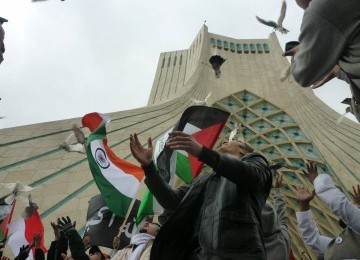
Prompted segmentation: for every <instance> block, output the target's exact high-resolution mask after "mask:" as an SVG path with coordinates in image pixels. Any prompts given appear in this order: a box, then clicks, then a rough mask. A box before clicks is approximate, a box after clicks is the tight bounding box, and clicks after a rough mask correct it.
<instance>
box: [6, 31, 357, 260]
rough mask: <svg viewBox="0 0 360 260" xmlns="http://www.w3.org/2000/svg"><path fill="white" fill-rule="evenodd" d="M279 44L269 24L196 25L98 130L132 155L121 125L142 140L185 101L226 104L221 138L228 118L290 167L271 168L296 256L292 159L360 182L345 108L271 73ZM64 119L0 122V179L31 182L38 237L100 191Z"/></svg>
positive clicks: (318, 211)
mask: <svg viewBox="0 0 360 260" xmlns="http://www.w3.org/2000/svg"><path fill="white" fill-rule="evenodd" d="M281 53H282V49H281V47H280V45H279V42H278V40H277V38H276V35H275V34H274V33H273V34H271V35H270V36H269V38H268V39H234V38H229V37H226V36H221V35H216V34H212V33H209V32H208V28H207V26H205V25H204V26H203V27H202V28H201V30H200V32H199V33H198V34H197V36H196V37H195V39H194V41H193V42H192V43H191V45H190V47H189V48H188V49H185V50H178V51H172V52H166V53H161V54H160V58H159V62H158V66H157V70H156V74H155V79H154V82H153V86H152V91H151V94H150V97H149V101H148V105H147V106H146V107H142V108H137V109H132V110H128V111H120V112H115V113H109V114H108V115H109V116H110V117H111V118H112V121H111V123H110V124H109V125H108V126H107V130H108V135H107V137H108V142H109V145H110V146H111V147H112V149H113V150H114V151H115V152H116V153H117V154H118V155H119V156H121V157H122V158H125V159H127V160H130V161H134V159H133V158H132V157H131V153H130V150H129V134H130V133H134V132H136V133H138V134H139V135H140V139H141V140H142V141H143V142H144V144H145V143H146V140H147V137H149V136H151V137H152V138H153V139H155V140H156V139H157V138H158V137H161V136H162V135H163V134H164V133H165V132H166V131H168V130H169V129H170V128H171V127H172V126H173V125H174V124H175V122H176V121H177V120H178V119H179V118H180V115H181V114H182V112H183V111H184V110H185V108H186V107H188V106H190V105H193V104H204V103H207V104H208V105H210V106H214V107H217V108H220V109H223V110H226V111H229V112H230V113H231V116H230V118H229V120H228V122H227V124H226V126H225V128H224V130H223V132H222V134H221V138H228V136H229V134H230V132H231V130H232V129H233V126H234V125H235V124H243V125H244V130H243V136H244V139H245V140H246V142H247V143H248V144H249V145H250V146H251V147H253V148H254V149H255V150H256V151H258V152H260V153H262V154H263V155H264V156H266V157H267V158H268V159H269V160H270V161H271V162H273V163H276V162H285V163H287V164H289V165H292V166H294V167H297V168H298V170H289V169H282V170H280V171H281V172H282V173H283V174H284V185H283V194H284V196H285V198H286V202H287V214H288V217H289V231H290V234H291V238H292V249H293V251H294V254H295V256H296V257H297V258H298V257H300V255H301V254H302V253H303V252H309V253H310V255H312V256H313V254H312V253H311V252H310V251H309V249H307V248H306V247H305V246H304V244H303V243H302V241H301V238H300V237H299V235H298V233H297V229H296V219H295V211H297V210H298V208H299V206H298V202H297V199H296V196H295V195H294V189H295V188H294V187H295V186H296V185H299V184H304V185H306V186H309V185H310V183H309V182H308V181H307V180H306V178H304V175H303V173H302V171H301V169H304V168H305V167H306V164H305V163H306V160H314V161H317V162H318V165H319V171H320V173H327V174H329V175H331V177H332V178H333V179H334V181H335V182H336V183H337V185H338V186H339V187H340V188H341V189H342V190H343V191H344V192H345V193H346V194H347V195H348V197H349V198H351V196H350V193H349V192H348V190H350V188H351V185H354V184H357V183H360V177H359V176H360V175H359V172H357V169H359V168H360V128H359V124H357V123H355V122H353V121H351V120H349V119H347V118H345V119H344V120H343V122H342V123H341V124H339V125H338V124H337V123H336V121H337V120H338V118H339V117H340V115H339V114H338V113H336V112H335V111H334V110H332V109H331V108H330V107H328V106H327V105H326V104H324V103H323V102H322V101H321V100H320V99H318V98H317V97H316V96H315V95H314V93H313V91H312V90H311V89H310V88H301V87H300V86H299V85H297V84H296V83H295V82H294V81H293V79H292V78H291V77H289V79H288V80H285V81H284V82H282V81H281V80H280V74H281V72H282V71H283V69H284V68H285V67H287V66H288V61H287V59H286V58H284V57H282V56H281ZM215 55H218V56H221V57H222V58H223V59H225V62H224V63H223V64H222V65H221V67H220V74H219V73H218V74H217V75H215V73H214V69H213V66H212V64H210V62H209V59H210V58H211V57H212V56H215ZM209 94H210V95H209ZM134 98H136V97H134ZM206 98H207V99H206ZM205 99H206V102H202V101H204V100H205ZM88 112H89V113H90V112H94V111H88ZM96 112H102V111H96ZM73 124H77V125H81V118H74V119H69V120H61V121H54V122H47V123H41V124H34V125H28V126H21V127H14V128H8V129H2V130H0V158H1V159H0V182H3V183H4V182H16V181H20V182H22V183H25V184H28V185H30V186H32V187H34V188H35V190H33V191H32V192H31V194H32V197H33V200H34V201H35V202H36V203H37V204H38V205H39V207H40V209H39V212H40V213H41V218H42V219H43V223H44V225H45V231H46V233H45V241H46V244H47V245H49V244H50V242H51V241H52V240H53V231H52V228H51V226H50V222H51V221H55V220H56V219H57V218H58V217H60V216H66V215H69V216H71V219H72V220H76V221H77V227H78V228H79V229H80V230H81V229H83V228H84V225H85V222H86V213H87V208H88V201H89V200H90V198H91V197H92V196H94V195H96V194H98V193H99V191H98V190H97V187H96V185H95V183H94V181H93V179H92V175H91V173H90V170H89V166H88V164H87V160H86V157H85V155H84V154H81V153H67V152H65V151H64V150H62V149H61V148H59V144H60V143H62V142H63V141H64V140H65V139H69V141H70V142H71V141H74V142H76V141H75V138H74V137H71V136H70V135H71V133H72V130H71V127H72V125H73ZM86 130H87V129H84V131H86ZM86 134H89V133H88V132H86ZM69 136H70V137H69ZM219 140H220V138H219ZM1 193H5V191H4V192H3V191H1ZM141 193H142V192H141V191H140V192H139V194H138V199H141V197H142V194H141ZM0 195H3V194H0ZM18 207H19V206H18ZM20 210H21V209H19V208H18V209H17V211H15V213H14V214H15V216H16V214H18V213H19V212H20ZM312 212H313V214H314V217H315V219H316V221H317V222H318V223H319V229H320V232H321V233H322V234H324V235H328V236H332V235H335V234H337V233H338V232H339V230H340V227H339V226H338V224H337V218H336V217H335V216H334V215H333V214H332V213H331V212H330V211H329V210H328V208H327V207H326V206H325V205H324V204H323V203H322V202H320V201H319V200H318V199H317V198H315V199H314V201H313V202H312Z"/></svg>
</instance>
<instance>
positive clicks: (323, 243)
mask: <svg viewBox="0 0 360 260" xmlns="http://www.w3.org/2000/svg"><path fill="white" fill-rule="evenodd" d="M306 175H307V177H308V178H309V180H310V181H311V182H312V183H314V187H315V190H313V191H312V192H311V193H310V192H309V191H307V189H306V188H305V187H303V186H301V187H298V188H297V191H296V195H297V197H298V199H299V201H300V212H296V218H297V221H298V229H299V232H300V234H301V237H302V239H303V241H304V243H305V244H307V245H308V246H309V247H310V248H311V249H312V250H313V251H314V252H316V253H317V254H318V255H319V256H320V257H322V256H323V257H324V259H326V260H327V259H357V257H359V256H360V246H359V245H360V209H359V207H360V185H357V187H353V191H354V194H353V200H354V203H351V202H350V201H349V200H348V199H347V197H346V196H345V195H344V194H343V193H342V192H341V191H340V190H339V189H338V188H336V187H335V185H334V183H333V182H332V180H331V178H330V176H329V175H327V174H320V175H318V173H317V166H316V163H315V162H310V163H309V164H308V165H307V172H306ZM315 194H316V195H317V196H318V197H319V198H320V199H321V200H322V201H324V202H325V203H326V204H327V205H328V206H329V207H330V208H331V210H332V212H333V213H334V214H335V215H337V216H339V217H340V218H341V220H342V222H344V223H345V224H346V225H347V227H346V228H345V229H343V231H342V232H341V233H340V234H339V235H338V236H337V237H336V238H330V237H326V236H321V235H320V234H319V230H318V229H317V227H316V223H315V221H314V220H313V217H312V213H311V211H310V201H311V200H312V199H313V198H314V197H315Z"/></svg>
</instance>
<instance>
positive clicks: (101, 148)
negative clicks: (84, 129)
mask: <svg viewBox="0 0 360 260" xmlns="http://www.w3.org/2000/svg"><path fill="white" fill-rule="evenodd" d="M89 115H91V116H89ZM98 116H100V117H103V115H101V114H98V113H91V114H88V115H86V116H84V117H87V118H86V120H84V118H83V120H82V121H83V125H84V122H89V121H91V122H94V121H95V122H100V125H99V126H98V127H97V128H96V129H95V130H94V131H93V132H92V133H91V134H90V135H89V136H88V138H87V142H86V154H87V158H88V163H89V166H90V170H91V172H92V175H93V177H94V180H95V183H96V185H97V186H98V188H99V190H100V192H101V195H102V196H103V198H104V199H105V201H106V204H107V206H108V207H109V209H110V211H112V212H113V213H114V214H116V215H118V216H120V217H124V216H125V215H126V213H127V211H128V208H129V206H130V204H131V201H132V199H133V198H134V197H135V196H136V193H137V191H138V188H139V186H140V183H141V180H142V179H143V177H144V171H143V170H142V169H141V168H140V167H138V166H136V165H134V164H131V163H129V162H127V161H125V160H123V159H121V158H119V157H117V156H116V155H115V153H114V152H113V151H112V150H111V149H110V148H109V147H108V145H107V139H106V128H105V125H106V122H108V120H103V121H101V120H98V119H96V117H98ZM89 117H95V119H94V120H91V119H89ZM84 126H87V125H84ZM89 126H90V125H89ZM91 128H92V129H94V128H95V127H94V126H93V125H92V126H90V127H89V129H91Z"/></svg>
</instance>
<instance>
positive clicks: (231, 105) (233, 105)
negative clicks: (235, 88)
mask: <svg viewBox="0 0 360 260" xmlns="http://www.w3.org/2000/svg"><path fill="white" fill-rule="evenodd" d="M220 103H221V104H223V105H224V106H225V107H226V108H228V109H229V110H237V109H239V108H240V104H239V103H237V102H236V101H235V100H234V99H233V98H231V97H227V98H225V99H222V100H221V101H220Z"/></svg>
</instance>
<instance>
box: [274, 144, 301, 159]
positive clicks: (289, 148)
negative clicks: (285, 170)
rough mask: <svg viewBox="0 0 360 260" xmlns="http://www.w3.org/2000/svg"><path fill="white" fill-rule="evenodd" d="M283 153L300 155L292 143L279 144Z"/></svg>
mask: <svg viewBox="0 0 360 260" xmlns="http://www.w3.org/2000/svg"><path fill="white" fill-rule="evenodd" d="M278 147H279V148H280V150H281V151H282V152H283V154H285V155H287V156H299V154H298V153H297V151H296V149H295V148H294V147H293V146H292V144H280V145H278Z"/></svg>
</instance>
